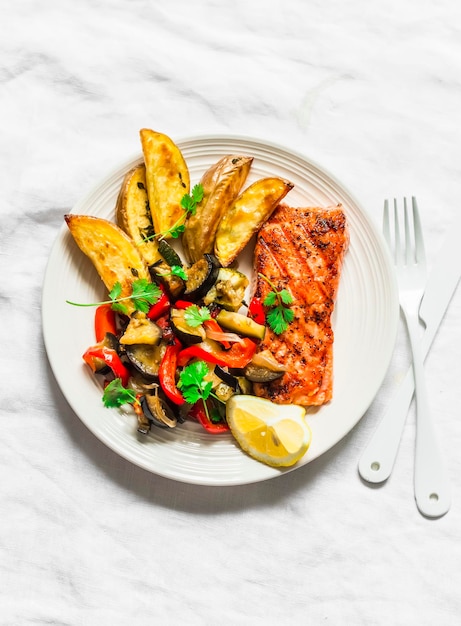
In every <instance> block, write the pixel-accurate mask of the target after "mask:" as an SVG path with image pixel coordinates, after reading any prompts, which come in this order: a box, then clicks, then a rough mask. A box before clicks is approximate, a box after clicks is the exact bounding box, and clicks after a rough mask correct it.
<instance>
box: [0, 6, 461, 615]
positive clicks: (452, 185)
mask: <svg viewBox="0 0 461 626" xmlns="http://www.w3.org/2000/svg"><path fill="white" fill-rule="evenodd" d="M0 20H1V23H2V37H1V39H0V80H1V91H0V103H1V109H0V111H1V115H0V133H1V149H0V158H1V163H0V171H1V181H2V182H1V185H0V211H1V214H0V216H1V221H0V235H1V237H0V264H1V265H0V267H1V282H0V306H1V313H2V324H1V327H0V336H1V345H2V360H1V373H2V384H1V395H2V401H1V403H0V412H1V437H0V507H1V512H0V624H2V626H3V625H8V626H10V625H12V626H23V625H25V624H54V625H72V626H75V625H80V624H82V625H83V624H84V625H93V624H94V625H101V624H102V625H106V624H109V625H118V624H121V625H124V624H139V625H144V624H162V625H163V624H165V625H168V624H172V625H176V624H187V625H191V626H195V625H197V626H198V625H202V624H203V625H208V624H210V625H211V624H216V623H219V624H222V625H223V626H224V625H232V626H234V625H237V624H245V625H246V624H269V625H272V624H283V625H285V624H290V625H291V624H309V625H314V626H316V625H318V624H335V625H337V624H338V625H344V624H345V625H352V626H355V625H362V624H363V625H366V626H368V625H375V624H376V625H409V624H415V625H416V624H418V625H421V626H424V625H427V626H429V625H433V624H441V625H455V624H459V623H461V598H460V593H459V585H460V582H461V540H460V533H461V530H460V529H461V501H460V497H459V488H460V475H461V455H460V449H461V419H460V405H461V385H460V368H459V350H460V348H461V342H460V335H461V331H460V326H461V322H460V320H461V295H460V293H459V291H458V292H457V293H456V294H455V296H454V298H453V300H452V302H451V306H450V308H449V309H448V311H447V314H446V316H445V318H444V321H443V323H442V325H441V328H440V330H439V333H438V335H437V337H436V339H435V342H434V344H433V347H432V350H431V352H430V355H429V357H428V359H427V362H426V372H427V381H428V390H429V397H430V403H431V408H432V411H433V413H434V416H435V418H436V423H437V432H438V435H439V439H440V444H441V446H442V449H443V450H444V455H445V458H446V461H447V466H448V468H449V474H450V479H451V483H452V507H451V510H450V511H449V513H448V514H447V515H446V516H444V517H443V518H440V519H437V520H429V519H426V518H424V517H422V516H421V515H420V513H419V512H418V510H417V508H416V506H415V501H414V496H413V461H414V438H415V414H414V406H412V408H411V410H410V412H409V416H408V420H407V422H406V425H405V429H404V432H403V437H402V441H401V445H400V449H399V455H398V458H397V461H396V465H395V467H394V471H393V474H392V476H391V478H390V479H389V480H388V481H387V482H386V483H385V484H383V485H381V486H380V487H374V488H373V487H369V486H367V485H366V484H364V483H363V482H362V481H361V479H360V477H359V475H358V472H357V463H358V460H359V458H360V455H361V453H362V452H363V450H364V447H365V446H366V444H367V442H368V441H369V439H370V437H371V435H372V433H373V432H374V430H375V428H376V426H377V424H378V423H379V420H380V418H381V416H382V414H383V411H384V410H385V407H386V405H387V403H388V401H389V399H390V397H391V394H392V392H393V391H394V390H395V388H396V385H397V384H398V382H399V381H400V380H401V378H402V376H403V374H404V373H405V371H406V369H407V367H408V364H409V358H410V357H409V349H408V342H407V339H406V334H405V327H404V325H403V322H400V326H399V333H398V338H397V344H396V350H395V353H394V357H393V359H392V362H391V364H390V367H389V370H388V373H387V375H386V377H385V379H384V381H383V384H382V387H381V389H380V391H379V393H378V395H377V396H376V399H375V401H374V402H373V403H372V405H371V406H370V408H369V410H368V411H367V412H366V414H365V415H364V416H363V418H362V420H361V421H360V422H359V423H358V425H357V426H356V427H355V428H354V429H353V430H352V431H351V432H350V433H349V434H348V435H347V436H346V437H345V438H344V439H343V440H342V441H341V442H340V443H338V444H337V445H336V446H335V447H334V448H333V449H331V450H330V451H328V452H327V453H326V454H324V455H323V456H322V457H320V458H318V459H317V460H315V461H314V462H312V463H310V464H308V465H307V466H305V467H302V468H300V469H298V470H296V471H293V472H291V473H288V474H286V475H284V476H282V477H280V478H277V479H274V480H270V481H267V482H263V483H258V484H253V485H246V486H235V487H222V488H221V487H212V488H210V487H202V486H194V485H190V484H185V483H180V482H175V481H172V480H169V479H166V478H161V477H159V476H156V475H154V474H150V473H148V472H146V471H144V470H142V469H139V468H138V467H137V466H135V465H132V464H131V463H129V462H127V461H125V460H123V459H122V458H120V457H119V456H118V455H116V454H115V453H114V452H112V451H111V450H110V449H108V448H107V447H106V446H105V445H104V444H103V443H101V442H100V441H99V440H98V439H96V438H95V436H94V435H92V434H91V433H90V432H89V430H88V429H87V428H86V426H84V425H83V423H82V422H81V421H80V419H79V418H78V417H77V415H76V414H75V413H74V412H73V411H72V410H71V409H70V407H69V405H68V404H67V402H66V399H65V398H64V396H63V395H62V393H61V391H60V389H59V387H58V386H57V384H56V381H55V379H54V377H53V374H52V372H51V370H50V367H49V364H48V360H47V355H46V352H45V348H44V343H43V338H42V330H41V289H42V283H43V279H44V274H45V270H46V264H47V259H48V256H49V254H50V250H51V248H52V245H53V242H54V240H55V238H56V236H57V233H58V230H59V228H60V227H61V225H62V222H63V215H64V214H65V213H66V212H68V211H69V210H71V209H72V207H73V205H74V204H75V202H76V201H77V200H78V199H80V198H81V196H82V195H83V194H85V193H86V192H87V191H88V190H89V189H90V188H91V187H93V186H94V185H95V184H97V183H98V181H100V180H101V179H102V178H103V177H104V176H105V175H106V174H107V172H109V171H111V170H112V169H113V168H114V167H116V166H118V165H119V164H120V163H123V162H124V161H125V160H126V159H127V158H129V157H130V156H132V155H133V154H134V153H136V152H139V140H138V132H139V129H140V128H142V127H151V128H155V129H157V130H160V131H162V132H165V133H167V134H169V135H170V136H172V137H173V138H178V137H184V136H191V135H199V134H203V133H205V134H212V133H221V134H236V135H249V136H253V137H260V138H266V139H267V140H269V141H273V142H276V143H280V144H283V145H285V146H287V147H288V148H290V149H294V150H297V151H300V152H302V153H303V154H305V155H306V156H307V157H309V158H311V159H313V160H314V161H316V162H317V163H319V164H321V165H322V166H324V167H325V168H326V169H327V170H328V171H330V172H332V173H333V174H334V175H335V176H336V177H337V179H338V180H339V181H341V183H342V184H343V185H345V186H346V187H347V188H348V189H350V191H351V193H352V194H353V195H354V196H355V197H357V198H358V200H359V201H360V202H361V204H362V206H363V207H364V208H365V210H366V211H368V212H369V214H370V215H371V216H372V218H373V219H374V220H376V223H377V224H378V223H379V220H380V217H381V211H382V205H383V200H384V198H385V197H394V196H395V197H397V198H400V197H401V196H403V195H415V196H416V197H417V198H418V200H419V205H420V209H421V212H422V219H423V225H424V230H425V235H426V246H427V254H428V260H429V264H430V265H432V264H433V263H434V262H435V260H436V258H437V253H438V251H439V250H440V249H441V247H442V246H443V245H444V238H445V236H446V235H447V234H448V233H449V232H450V230H451V229H452V228H453V227H455V225H456V221H457V219H458V214H459V211H460V198H461V165H460V164H461V7H460V5H459V3H458V2H456V0H437V1H436V0H423V1H422V2H416V1H415V0H408V1H406V2H401V1H400V0H399V1H397V0H394V1H390V2H381V3H370V2H367V1H365V0H351V1H350V2H347V3H344V2H341V1H339V0H335V1H329V2H328V1H327V2H319V1H316V0H307V1H304V0H285V2H278V1H275V0H274V2H264V1H262V0H260V1H254V2H247V1H245V0H233V2H219V1H217V0H207V1H206V0H204V1H202V2H188V1H187V0H169V2H165V3H160V2H148V1H147V0H134V1H132V2H123V0H114V1H110V0H98V1H90V0H81V1H80V2H70V1H69V0H61V2H47V1H46V0H35V1H33V2H32V1H27V0H18V1H17V2H15V3H9V2H6V1H5V0H3V1H2V2H0ZM441 279H442V280H443V277H442V278H441Z"/></svg>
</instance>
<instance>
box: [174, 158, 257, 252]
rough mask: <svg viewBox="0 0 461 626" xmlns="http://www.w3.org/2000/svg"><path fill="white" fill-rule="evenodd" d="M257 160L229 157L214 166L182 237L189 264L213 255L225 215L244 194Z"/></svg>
mask: <svg viewBox="0 0 461 626" xmlns="http://www.w3.org/2000/svg"><path fill="white" fill-rule="evenodd" d="M252 162H253V157H246V156H239V155H228V156H225V157H223V158H222V159H220V160H219V161H218V162H217V163H215V164H214V165H212V167H210V168H209V169H208V170H207V171H206V172H205V174H204V175H203V177H202V179H201V181H200V183H201V185H202V187H203V198H202V200H201V201H200V202H199V203H198V205H197V207H196V211H195V214H194V215H189V217H188V219H187V222H186V230H185V232H184V233H183V236H182V244H183V249H184V253H185V255H186V258H187V260H188V261H189V263H195V261H198V260H199V259H200V258H201V257H202V256H203V255H204V254H206V253H210V252H213V247H214V240H215V235H216V229H217V228H218V224H219V221H220V220H221V218H222V216H223V215H224V213H225V212H226V211H227V210H228V208H229V207H230V206H231V205H232V203H233V202H234V200H235V198H236V197H237V196H238V194H239V193H240V189H241V188H242V186H243V183H244V182H245V180H246V178H247V176H248V172H249V171H250V167H251V164H252Z"/></svg>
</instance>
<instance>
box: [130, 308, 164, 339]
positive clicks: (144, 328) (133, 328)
mask: <svg viewBox="0 0 461 626" xmlns="http://www.w3.org/2000/svg"><path fill="white" fill-rule="evenodd" d="M161 338H162V329H161V328H160V327H159V326H157V324H156V323H155V322H153V321H152V320H150V319H148V318H147V317H146V315H145V314H144V313H140V312H139V311H136V312H135V313H133V315H132V316H131V318H130V321H129V323H128V326H127V327H126V328H125V332H124V333H123V335H122V336H121V337H120V343H121V344H122V345H128V346H130V345H131V346H132V345H135V344H138V343H142V344H146V345H150V346H154V345H156V344H158V343H159V341H160V339H161Z"/></svg>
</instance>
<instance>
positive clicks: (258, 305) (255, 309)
mask: <svg viewBox="0 0 461 626" xmlns="http://www.w3.org/2000/svg"><path fill="white" fill-rule="evenodd" d="M248 314H249V317H251V319H253V320H254V321H255V322H257V323H258V324H261V325H262V326H265V325H266V312H265V310H264V305H263V303H262V302H261V299H260V298H253V299H252V300H251V302H250V306H249V307H248Z"/></svg>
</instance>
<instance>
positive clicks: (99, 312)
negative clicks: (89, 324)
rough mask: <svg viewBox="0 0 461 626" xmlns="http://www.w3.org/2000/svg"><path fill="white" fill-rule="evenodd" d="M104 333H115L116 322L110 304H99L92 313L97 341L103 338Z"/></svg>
mask: <svg viewBox="0 0 461 626" xmlns="http://www.w3.org/2000/svg"><path fill="white" fill-rule="evenodd" d="M106 333H112V335H116V334H117V322H116V317H115V311H114V310H113V309H112V304H101V305H100V306H98V307H97V308H96V311H95V314H94V334H95V336H96V341H97V342H98V343H99V342H100V341H103V340H104V337H105V336H106Z"/></svg>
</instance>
